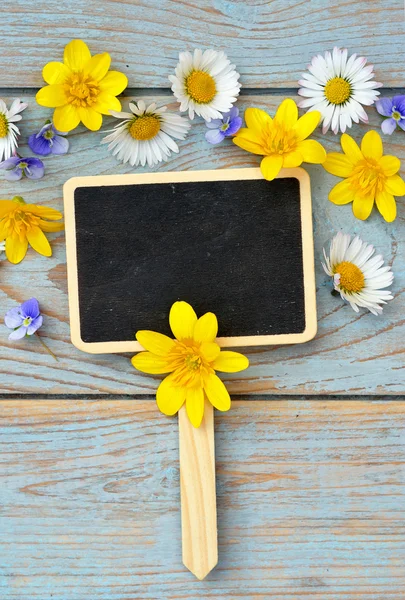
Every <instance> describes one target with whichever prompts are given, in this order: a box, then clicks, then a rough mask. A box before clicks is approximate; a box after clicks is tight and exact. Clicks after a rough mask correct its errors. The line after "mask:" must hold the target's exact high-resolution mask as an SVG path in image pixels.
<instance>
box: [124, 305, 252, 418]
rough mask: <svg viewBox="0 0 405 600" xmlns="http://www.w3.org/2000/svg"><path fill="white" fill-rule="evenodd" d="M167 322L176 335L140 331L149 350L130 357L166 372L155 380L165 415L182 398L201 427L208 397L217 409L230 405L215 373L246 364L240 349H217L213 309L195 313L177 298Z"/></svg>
mask: <svg viewBox="0 0 405 600" xmlns="http://www.w3.org/2000/svg"><path fill="white" fill-rule="evenodd" d="M169 323H170V327H171V330H172V332H173V334H174V336H175V338H176V339H175V340H173V339H171V338H169V337H168V336H166V335H162V334H161V333H155V332H154V331H138V332H137V334H136V339H137V340H138V342H140V344H142V346H143V347H144V348H145V349H146V350H147V351H146V352H140V353H139V354H136V355H135V356H134V357H133V358H132V364H133V366H134V367H135V368H136V369H138V370H139V371H142V372H144V373H149V374H151V375H156V374H161V373H170V375H168V376H167V377H166V378H165V379H164V380H163V381H162V383H161V384H160V385H159V387H158V390H157V393H156V401H157V405H158V407H159V409H160V410H161V412H162V413H164V414H165V415H175V414H176V413H177V412H178V411H179V410H180V408H181V407H182V406H183V404H184V402H185V403H186V410H187V415H188V417H189V419H190V421H191V423H192V424H193V425H194V427H199V426H200V425H201V421H202V419H203V416H204V401H205V398H207V399H208V401H209V402H211V404H212V405H213V406H214V407H215V408H217V409H218V410H220V411H227V410H229V409H230V407H231V399H230V397H229V393H228V391H227V389H226V387H225V385H224V383H223V382H222V381H221V379H220V378H219V377H218V376H217V375H216V374H215V370H217V371H223V372H225V373H236V372H237V371H243V370H244V369H247V367H248V366H249V361H248V359H247V358H246V356H243V354H240V353H239V352H230V351H221V349H220V347H219V346H218V344H217V343H216V342H215V339H216V337H217V333H218V321H217V318H216V316H215V315H214V314H213V313H206V314H205V315H203V316H202V317H200V318H199V319H197V315H196V314H195V312H194V310H193V308H192V307H191V306H190V304H188V303H187V302H175V303H174V304H173V306H172V308H171V310H170V315H169Z"/></svg>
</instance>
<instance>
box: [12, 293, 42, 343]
mask: <svg viewBox="0 0 405 600" xmlns="http://www.w3.org/2000/svg"><path fill="white" fill-rule="evenodd" d="M4 322H5V324H6V327H8V328H9V329H12V330H13V331H12V332H11V333H10V335H9V336H8V339H9V340H20V339H21V338H23V337H25V336H26V335H33V334H34V333H35V332H36V331H37V330H38V329H39V328H40V327H41V325H42V315H41V313H40V311H39V304H38V300H37V299H36V298H31V300H27V301H26V302H24V303H23V304H21V306H18V307H17V308H12V309H11V310H9V311H8V313H7V314H6V316H5V317H4Z"/></svg>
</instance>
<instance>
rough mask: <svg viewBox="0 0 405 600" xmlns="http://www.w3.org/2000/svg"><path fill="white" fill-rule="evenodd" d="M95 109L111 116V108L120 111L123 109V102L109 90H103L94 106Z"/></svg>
mask: <svg viewBox="0 0 405 600" xmlns="http://www.w3.org/2000/svg"><path fill="white" fill-rule="evenodd" d="M92 108H93V109H94V110H95V111H97V112H100V113H101V114H102V115H108V116H110V115H111V113H110V110H113V111H115V112H119V111H120V110H121V102H120V101H119V100H118V98H116V97H115V96H113V95H112V94H109V93H108V92H101V93H100V94H99V95H98V98H97V102H96V103H95V104H93V107H92Z"/></svg>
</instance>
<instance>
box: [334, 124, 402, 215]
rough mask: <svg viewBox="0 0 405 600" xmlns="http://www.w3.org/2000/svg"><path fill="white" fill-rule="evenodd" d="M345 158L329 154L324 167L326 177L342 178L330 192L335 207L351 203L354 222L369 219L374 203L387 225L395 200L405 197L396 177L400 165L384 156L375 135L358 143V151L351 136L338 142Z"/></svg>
mask: <svg viewBox="0 0 405 600" xmlns="http://www.w3.org/2000/svg"><path fill="white" fill-rule="evenodd" d="M340 143H341V146H342V149H343V152H344V154H340V153H339V152H331V153H329V154H328V155H327V158H326V161H325V162H324V163H323V166H324V168H325V169H326V170H327V171H328V173H332V175H337V176H338V177H344V178H345V179H344V181H341V182H340V183H338V184H337V185H335V187H334V188H332V190H331V191H330V194H329V200H330V201H331V202H333V203H334V204H348V203H349V202H353V213H354V216H355V217H357V219H361V220H362V221H363V220H364V219H367V218H368V217H369V216H370V213H371V210H372V208H373V205H374V202H375V203H376V205H377V208H378V210H379V211H380V213H381V214H382V216H383V217H384V219H385V220H386V221H388V222H391V221H394V219H395V217H396V215H397V207H396V204H395V199H394V195H395V196H404V195H405V182H404V181H403V179H402V178H401V177H400V176H399V175H397V173H398V171H399V169H400V167H401V163H400V160H399V159H398V158H397V157H396V156H389V155H386V156H383V145H382V141H381V137H380V135H379V134H378V133H377V132H376V131H368V132H367V133H366V134H365V136H364V137H363V139H362V141H361V149H360V148H359V147H358V145H357V144H356V142H355V141H354V139H353V138H352V137H350V135H347V133H344V134H343V135H342V137H341V139H340Z"/></svg>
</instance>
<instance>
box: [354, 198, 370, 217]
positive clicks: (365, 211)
mask: <svg viewBox="0 0 405 600" xmlns="http://www.w3.org/2000/svg"><path fill="white" fill-rule="evenodd" d="M373 204H374V197H373V196H368V197H364V196H355V197H354V200H353V214H354V216H355V217H356V219H360V220H361V221H365V220H366V219H368V217H369V216H370V213H371V211H372V208H373Z"/></svg>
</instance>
